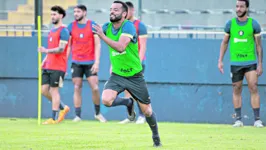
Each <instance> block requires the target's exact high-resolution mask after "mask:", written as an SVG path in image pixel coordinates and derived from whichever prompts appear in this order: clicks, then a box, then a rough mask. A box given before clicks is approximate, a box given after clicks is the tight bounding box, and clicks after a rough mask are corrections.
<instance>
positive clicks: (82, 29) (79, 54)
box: [68, 5, 106, 122]
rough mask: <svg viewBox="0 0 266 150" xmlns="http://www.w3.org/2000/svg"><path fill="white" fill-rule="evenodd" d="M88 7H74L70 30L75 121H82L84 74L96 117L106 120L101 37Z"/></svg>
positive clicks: (101, 120) (102, 120)
mask: <svg viewBox="0 0 266 150" xmlns="http://www.w3.org/2000/svg"><path fill="white" fill-rule="evenodd" d="M86 14H87V8H86V6H85V5H77V6H76V7H75V9H74V17H75V21H74V22H72V23H71V24H69V26H68V30H69V32H70V34H71V37H70V38H71V40H70V41H71V42H70V44H69V49H68V55H69V53H70V49H71V51H72V66H71V71H72V81H73V83H74V105H75V113H76V117H75V118H74V119H73V121H74V122H78V121H81V91H82V80H83V76H84V75H85V76H86V79H87V81H88V83H89V85H90V87H91V91H92V100H93V103H94V108H95V115H94V117H95V119H97V120H99V121H100V122H106V119H105V118H104V117H103V115H102V114H101V113H100V93H99V87H98V76H97V72H98V70H99V64H100V49H101V43H100V38H99V37H98V35H97V34H94V31H93V29H92V25H96V23H95V22H94V21H92V20H88V19H86Z"/></svg>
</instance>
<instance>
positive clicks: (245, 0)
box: [237, 0, 249, 7]
mask: <svg viewBox="0 0 266 150" xmlns="http://www.w3.org/2000/svg"><path fill="white" fill-rule="evenodd" d="M237 1H242V2H245V3H246V6H247V7H249V0H237Z"/></svg>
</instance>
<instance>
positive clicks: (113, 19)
mask: <svg viewBox="0 0 266 150" xmlns="http://www.w3.org/2000/svg"><path fill="white" fill-rule="evenodd" d="M121 19H122V13H121V14H117V15H115V14H114V13H111V14H110V21H111V22H117V21H120V20H121Z"/></svg>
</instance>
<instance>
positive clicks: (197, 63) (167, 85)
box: [0, 37, 266, 124]
mask: <svg viewBox="0 0 266 150" xmlns="http://www.w3.org/2000/svg"><path fill="white" fill-rule="evenodd" d="M43 40H46V38H44V39H43ZM220 42H221V41H220V40H208V39H205V40H203V39H202V40H201V39H159V38H158V39H149V40H148V51H147V61H146V66H147V67H146V73H145V78H146V80H147V82H148V88H149V91H150V95H151V99H152V104H153V108H154V111H155V112H156V113H157V116H158V120H159V121H178V122H201V123H206V122H208V123H232V122H233V121H234V120H233V119H232V117H231V115H232V114H233V113H234V110H233V106H232V87H231V80H230V72H229V71H230V70H229V63H228V62H229V57H228V53H227V55H226V58H225V74H224V75H221V74H220V73H219V71H218V69H217V59H218V54H219V46H220ZM0 44H1V55H0V117H36V116H37V38H36V37H33V38H0ZM263 44H264V47H266V43H265V41H263ZM109 65H110V63H109V51H108V49H107V46H106V45H105V44H103V46H102V57H101V65H100V73H99V78H100V89H101V91H102V88H103V84H104V82H105V81H106V80H107V79H108V77H109ZM69 66H70V64H69ZM265 69H266V68H265V65H264V70H265ZM70 77H71V73H70V69H68V75H67V77H66V78H67V79H66V81H65V83H64V88H63V89H62V90H61V94H62V100H63V101H64V103H66V104H68V105H70V106H71V108H72V110H71V112H70V114H69V115H68V118H73V117H74V109H73V102H72V101H73V100H72V97H73V96H72V95H73V85H72V82H71V80H70ZM245 83H246V82H245ZM259 84H260V86H259V91H260V95H261V118H262V120H263V121H266V115H265V110H266V102H265V96H266V86H265V84H266V79H265V74H263V76H262V77H260V79H259ZM84 85H85V86H84V88H83V107H82V108H83V109H82V116H83V117H84V119H92V118H93V113H94V109H93V106H92V100H91V92H90V89H89V85H88V84H87V83H86V82H85V81H84ZM249 97H250V95H249V92H248V89H247V86H245V87H244V90H243V109H242V110H243V111H242V114H243V117H244V122H245V123H248V124H251V123H252V122H253V111H252V109H251V106H250V98H249ZM125 110H126V109H125V108H123V107H117V108H106V107H104V106H103V107H102V113H103V114H104V115H105V116H106V117H107V119H109V120H113V119H115V120H118V119H123V118H124V117H125V116H126V112H125ZM42 112H43V114H42V116H43V117H49V116H50V115H51V104H50V103H49V102H48V101H47V100H46V99H45V98H43V107H42Z"/></svg>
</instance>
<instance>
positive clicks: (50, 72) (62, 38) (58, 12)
mask: <svg viewBox="0 0 266 150" xmlns="http://www.w3.org/2000/svg"><path fill="white" fill-rule="evenodd" d="M65 16H66V12H65V10H64V9H63V8H62V7H60V6H53V7H52V8H51V20H52V23H53V24H54V28H53V29H51V31H50V32H49V36H48V47H47V48H44V47H41V48H39V49H38V51H39V52H42V53H46V54H47V55H46V57H45V59H44V60H43V64H42V70H43V73H42V95H44V96H45V97H46V98H47V99H49V100H50V101H52V110H53V113H52V114H53V115H52V118H50V119H48V120H47V121H45V122H44V123H43V124H56V123H59V122H61V121H62V120H63V119H64V117H65V115H66V114H67V113H68V112H69V107H68V106H66V105H64V104H63V103H62V102H61V101H60V93H59V87H62V86H63V80H64V76H65V72H66V69H67V44H68V40H69V32H68V30H67V28H66V27H65V26H63V24H62V19H63V18H64V17H65ZM59 108H60V109H61V111H60V114H59Z"/></svg>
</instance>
